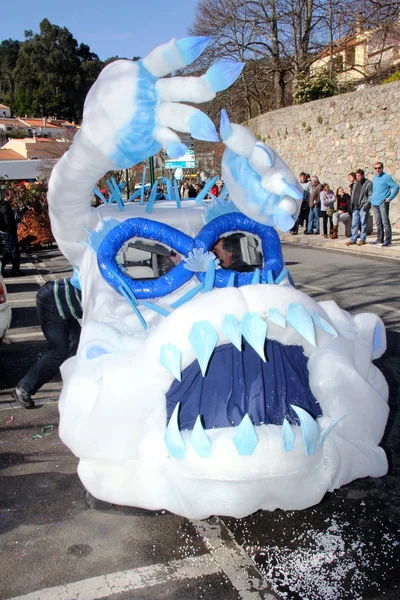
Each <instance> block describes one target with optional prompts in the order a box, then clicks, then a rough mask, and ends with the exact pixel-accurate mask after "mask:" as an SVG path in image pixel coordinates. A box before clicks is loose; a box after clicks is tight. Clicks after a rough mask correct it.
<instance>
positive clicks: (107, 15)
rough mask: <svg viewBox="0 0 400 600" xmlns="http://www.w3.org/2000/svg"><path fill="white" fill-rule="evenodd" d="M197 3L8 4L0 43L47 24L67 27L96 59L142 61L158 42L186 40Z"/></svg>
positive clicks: (87, 0)
mask: <svg viewBox="0 0 400 600" xmlns="http://www.w3.org/2000/svg"><path fill="white" fill-rule="evenodd" d="M196 4H197V0H36V1H35V0H13V1H12V2H10V3H8V6H7V9H6V10H3V11H2V16H1V19H0V41H2V40H4V39H8V38H11V39H13V40H21V41H23V40H24V31H25V30H27V29H32V31H33V32H34V33H37V32H38V31H39V23H40V21H41V20H42V19H44V18H47V19H48V20H49V21H50V22H51V23H52V24H53V25H59V26H60V27H67V29H69V31H70V32H71V33H72V35H73V36H74V38H75V39H76V40H77V41H78V43H81V42H83V43H85V44H88V46H90V49H91V50H92V52H95V53H96V54H97V55H98V56H99V57H100V59H102V60H105V59H106V58H109V57H111V56H120V57H123V58H133V56H141V57H144V56H146V54H147V53H148V52H149V51H150V50H152V49H153V48H155V47H156V46H158V45H159V44H162V43H163V42H167V41H168V40H170V39H171V38H173V37H176V38H181V37H185V36H186V35H187V29H188V27H189V26H190V25H191V24H192V21H193V16H194V9H195V6H196Z"/></svg>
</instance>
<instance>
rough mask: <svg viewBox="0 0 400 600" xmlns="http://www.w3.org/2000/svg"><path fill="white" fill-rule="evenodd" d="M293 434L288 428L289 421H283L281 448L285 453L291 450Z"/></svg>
mask: <svg viewBox="0 0 400 600" xmlns="http://www.w3.org/2000/svg"><path fill="white" fill-rule="evenodd" d="M295 437H296V436H295V433H294V431H293V429H292V428H291V426H290V423H289V421H287V420H286V419H283V423H282V446H283V449H284V451H285V452H290V451H291V450H293V444H294V438H295Z"/></svg>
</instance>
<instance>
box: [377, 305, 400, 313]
mask: <svg viewBox="0 0 400 600" xmlns="http://www.w3.org/2000/svg"><path fill="white" fill-rule="evenodd" d="M372 306H376V307H377V308H382V310H387V311H389V312H394V313H400V310H399V309H398V308H393V306H389V305H388V304H376V303H374V304H372Z"/></svg>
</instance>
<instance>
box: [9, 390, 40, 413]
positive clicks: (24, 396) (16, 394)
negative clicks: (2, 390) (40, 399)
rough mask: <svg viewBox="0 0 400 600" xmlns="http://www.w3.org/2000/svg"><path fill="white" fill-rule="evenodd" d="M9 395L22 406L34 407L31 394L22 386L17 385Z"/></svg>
mask: <svg viewBox="0 0 400 600" xmlns="http://www.w3.org/2000/svg"><path fill="white" fill-rule="evenodd" d="M11 397H12V398H14V400H15V402H16V403H17V404H19V405H20V406H23V407H24V408H34V406H35V404H34V402H33V400H32V396H31V394H30V393H29V392H27V391H26V390H24V389H23V388H22V387H18V386H17V387H16V388H15V390H14V391H13V392H11Z"/></svg>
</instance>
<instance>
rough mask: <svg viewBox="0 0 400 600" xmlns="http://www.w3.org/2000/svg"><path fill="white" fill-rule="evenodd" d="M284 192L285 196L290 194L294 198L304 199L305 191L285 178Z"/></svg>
mask: <svg viewBox="0 0 400 600" xmlns="http://www.w3.org/2000/svg"><path fill="white" fill-rule="evenodd" d="M282 194H283V195H285V196H290V197H291V198H293V199H294V200H302V199H303V192H302V191H300V190H298V189H297V187H295V186H294V185H292V184H291V183H287V181H285V180H283V188H282Z"/></svg>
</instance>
